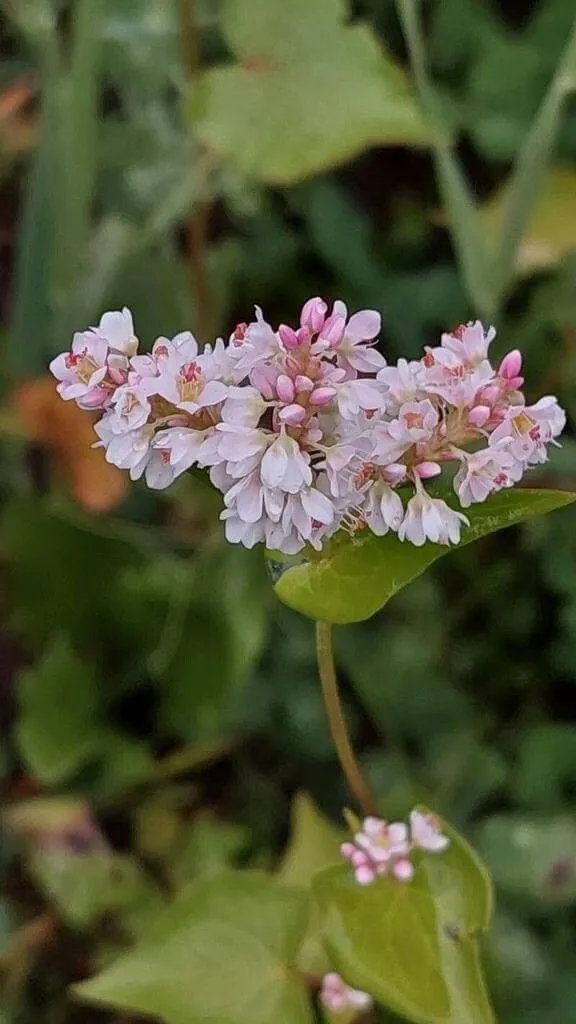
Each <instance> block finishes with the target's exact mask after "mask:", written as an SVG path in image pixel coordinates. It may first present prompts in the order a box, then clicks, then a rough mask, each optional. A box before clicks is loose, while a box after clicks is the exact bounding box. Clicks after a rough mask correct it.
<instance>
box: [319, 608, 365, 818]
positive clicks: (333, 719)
mask: <svg viewBox="0 0 576 1024" xmlns="http://www.w3.org/2000/svg"><path fill="white" fill-rule="evenodd" d="M316 656H317V659H318V672H319V675H320V682H321V683H322V695H323V697H324V704H325V706H326V713H327V715H328V723H329V726H330V734H331V736H332V740H333V743H334V746H335V747H336V753H337V754H338V760H339V761H340V765H341V767H342V771H343V772H344V775H345V776H346V781H347V783H348V786H349V787H350V791H351V792H352V793H353V794H354V796H355V797H356V799H357V801H358V803H359V804H360V806H361V807H362V810H363V811H364V814H375V815H377V814H378V811H377V810H376V805H375V802H374V798H373V796H372V793H371V792H370V789H369V787H368V783H367V782H366V779H365V778H364V776H363V774H362V772H361V770H360V768H359V766H358V762H357V761H356V758H355V756H354V751H353V750H352V746H351V743H350V740H349V738H348V729H347V726H346V720H345V718H344V711H343V709H342V702H341V700H340V693H339V691H338V682H337V679H336V670H335V668H334V656H333V654H332V627H331V625H330V624H329V623H328V622H317V623H316Z"/></svg>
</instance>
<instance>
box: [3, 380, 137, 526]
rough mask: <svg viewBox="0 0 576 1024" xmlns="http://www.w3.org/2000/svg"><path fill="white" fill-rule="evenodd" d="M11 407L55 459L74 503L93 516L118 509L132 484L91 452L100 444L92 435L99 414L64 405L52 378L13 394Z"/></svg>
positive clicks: (28, 432) (100, 453)
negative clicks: (96, 442)
mask: <svg viewBox="0 0 576 1024" xmlns="http://www.w3.org/2000/svg"><path fill="white" fill-rule="evenodd" d="M12 402H13V405H14V407H15V410H16V413H17V415H18V419H19V422H20V425H21V427H22V429H23V430H24V432H25V434H26V436H27V437H29V438H30V440H31V441H36V442H38V443H39V444H41V445H43V446H44V447H45V448H46V449H47V450H48V452H49V453H50V454H51V455H52V456H53V458H54V460H55V462H56V464H57V466H58V467H59V468H60V469H61V470H62V472H63V474H64V476H65V477H66V478H67V480H68V482H69V485H70V489H71V491H72V494H73V495H74V497H75V499H76V501H78V502H79V503H80V504H81V505H83V506H84V508H86V509H88V510H89V511H90V512H95V513H99V512H108V511H109V510H110V509H112V508H115V507H116V506H117V505H119V504H120V502H121V501H122V499H123V498H124V497H125V496H126V492H127V489H128V480H127V477H126V475H125V474H124V473H122V471H121V470H119V469H117V468H116V466H110V465H109V464H108V463H107V462H106V460H105V458H104V452H103V451H102V449H101V448H92V447H91V445H92V444H93V443H94V441H96V440H97V438H96V435H95V433H94V431H93V429H92V424H93V423H94V422H95V420H96V419H97V415H96V414H95V413H89V412H83V411H82V409H79V408H78V406H77V405H76V404H75V402H64V401H62V399H61V398H60V396H59V395H58V393H57V391H56V383H55V381H54V380H52V378H51V377H41V378H39V379H37V380H32V381H28V383H26V384H24V385H23V386H22V387H20V388H19V389H18V390H17V391H16V392H15V393H14V395H13V396H12Z"/></svg>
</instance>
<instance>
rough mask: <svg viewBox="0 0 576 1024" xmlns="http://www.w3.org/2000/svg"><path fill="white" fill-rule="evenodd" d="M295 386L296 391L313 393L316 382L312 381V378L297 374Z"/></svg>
mask: <svg viewBox="0 0 576 1024" xmlns="http://www.w3.org/2000/svg"><path fill="white" fill-rule="evenodd" d="M294 384H295V387H296V391H312V388H313V387H314V381H313V380H310V377H305V376H304V375H303V374H302V373H299V374H297V376H296V380H295V381H294Z"/></svg>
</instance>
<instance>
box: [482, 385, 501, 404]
mask: <svg viewBox="0 0 576 1024" xmlns="http://www.w3.org/2000/svg"><path fill="white" fill-rule="evenodd" d="M478 397H480V398H481V399H482V404H484V403H486V405H493V404H494V402H497V401H498V399H499V398H500V388H499V387H498V385H497V384H489V385H488V387H487V388H483V389H482V391H481V392H480V395H479V396H478Z"/></svg>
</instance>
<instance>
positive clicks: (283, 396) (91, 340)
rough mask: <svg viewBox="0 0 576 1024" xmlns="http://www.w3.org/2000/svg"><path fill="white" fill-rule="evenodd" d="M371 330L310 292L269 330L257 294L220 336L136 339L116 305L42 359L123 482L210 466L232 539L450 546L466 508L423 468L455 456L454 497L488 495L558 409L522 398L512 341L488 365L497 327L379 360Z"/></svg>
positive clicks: (511, 479)
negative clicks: (432, 489)
mask: <svg viewBox="0 0 576 1024" xmlns="http://www.w3.org/2000/svg"><path fill="white" fill-rule="evenodd" d="M379 332H380V315H379V314H378V313H376V312H375V311H373V310H362V311H361V312H358V313H354V314H353V315H352V316H349V315H348V311H347V309H346V306H345V305H344V303H343V302H341V301H337V302H335V303H334V305H333V307H332V309H331V310H329V309H328V306H327V304H326V303H325V302H324V301H323V300H322V299H320V298H313V299H310V300H309V301H308V302H306V303H305V305H304V307H303V309H302V311H301V313H300V317H299V322H298V325H296V326H295V325H292V326H290V325H288V324H280V325H279V327H278V328H277V329H276V330H275V329H274V328H273V327H272V326H271V325H270V324H269V323H268V322H267V321H266V320H265V319H264V316H263V313H262V311H261V310H260V309H259V308H258V307H257V309H256V319H255V320H254V321H253V322H252V323H250V324H246V323H242V324H238V325H237V327H236V328H235V330H234V331H233V333H232V335H231V337H230V339H229V341H228V344H225V343H224V341H223V340H222V339H218V340H217V341H216V342H215V343H214V344H213V345H206V346H205V347H204V348H203V349H202V350H200V349H199V346H198V344H197V342H196V340H195V339H194V337H193V336H192V335H191V334H190V333H183V334H179V335H177V336H176V337H175V338H172V339H168V338H159V339H158V340H157V341H156V342H155V344H154V346H153V348H152V352H151V353H149V354H139V353H138V348H139V343H138V339H137V338H136V337H135V334H134V326H133V322H132V316H131V314H130V312H129V311H128V310H127V309H124V310H122V311H121V312H110V313H106V314H104V316H103V317H102V319H101V321H100V324H99V325H98V327H95V328H91V329H90V330H88V331H84V332H82V333H78V334H76V335H75V336H74V339H73V342H72V349H71V351H70V352H67V353H63V354H62V355H60V356H58V357H57V358H56V359H55V360H53V362H52V363H51V370H52V373H53V374H54V375H55V377H57V379H58V381H59V383H58V391H59V393H60V395H61V396H62V398H64V399H74V400H75V401H76V402H77V403H78V405H79V406H80V407H81V408H83V409H98V410H101V411H102V417H101V419H100V420H99V421H98V422H97V424H96V427H95V429H96V432H97V434H98V437H99V442H98V444H99V445H101V446H103V447H104V448H105V450H106V458H107V460H108V461H109V462H110V463H112V464H114V465H116V466H118V467H120V468H121V469H125V470H127V471H128V472H129V473H130V476H131V478H132V479H133V480H136V479H138V478H139V477H141V476H144V477H145V479H146V482H147V484H148V486H150V487H152V488H164V487H167V486H169V484H170V483H171V482H172V481H173V480H174V479H175V478H176V477H177V476H179V475H180V474H181V473H183V472H185V471H186V470H187V469H190V467H192V466H195V465H197V466H200V467H204V468H206V469H208V471H209V473H210V479H211V481H212V483H213V484H214V485H215V486H216V487H217V488H218V489H219V490H220V491H221V492H222V494H223V496H224V510H223V512H222V516H221V518H222V519H223V520H224V522H225V529H226V536H227V538H228V540H230V541H232V542H234V543H241V544H244V545H245V546H246V547H253V546H254V545H255V544H257V543H264V544H265V545H266V546H267V547H268V548H272V549H277V550H280V551H283V552H285V553H287V554H293V553H296V552H298V551H300V550H301V549H302V548H303V547H304V546H305V545H306V544H311V545H313V546H314V547H315V548H317V549H319V548H320V547H321V546H322V543H323V542H324V540H325V539H327V538H328V537H330V536H332V534H334V533H335V532H336V531H337V530H338V529H340V528H344V529H347V530H348V531H349V532H352V533H355V532H357V531H358V530H360V529H363V528H368V529H370V530H372V532H373V533H375V534H377V535H382V534H384V533H387V532H388V531H389V530H392V531H394V532H395V533H397V534H398V537H399V539H400V540H401V541H409V542H411V543H412V544H415V545H417V546H420V545H422V544H424V543H425V541H427V540H429V541H432V542H434V543H437V544H451V543H452V544H455V543H458V541H459V539H460V531H461V527H462V525H466V524H467V523H468V520H467V518H466V516H465V514H464V513H463V512H461V511H458V510H456V509H453V508H451V507H450V505H448V504H447V502H446V501H444V500H442V499H440V498H437V497H436V498H435V497H432V496H430V494H429V493H428V492H427V490H426V481H428V480H430V479H433V478H435V477H438V476H440V474H441V473H442V470H443V467H444V466H445V465H446V464H448V463H452V464H453V465H455V466H456V467H457V471H456V473H455V475H454V478H453V488H454V492H455V495H456V497H457V498H458V500H459V503H460V505H461V507H462V508H468V506H469V505H471V504H472V503H473V502H480V501H484V500H485V499H486V498H487V497H488V496H489V495H491V494H493V493H495V492H496V491H498V490H500V489H501V488H505V487H511V486H512V485H513V484H514V483H516V482H517V481H519V480H520V479H521V477H522V475H523V473H524V471H525V470H526V469H528V468H529V467H530V466H533V465H536V464H537V463H540V462H544V461H545V460H546V458H547V446H548V445H549V444H550V443H554V440H555V438H556V437H557V436H558V435H559V434H560V433H561V431H562V429H563V427H564V424H565V414H564V412H563V410H562V409H561V408H560V406H559V405H558V402H557V401H556V399H555V398H554V397H553V396H550V395H548V396H546V397H544V398H541V399H540V400H539V401H538V402H536V404H534V405H528V404H527V403H526V400H525V398H524V395H523V393H522V390H521V388H522V384H523V378H522V376H521V371H522V356H521V354H520V352H518V351H513V352H509V353H508V355H507V356H505V357H504V359H503V360H502V361H501V362H500V363H499V365H498V366H497V367H495V366H494V365H493V364H492V363H491V362H490V359H489V357H488V350H489V346H490V344H491V342H492V340H493V338H494V335H495V331H494V329H493V328H490V329H489V330H488V331H485V330H484V328H483V326H482V324H481V323H480V322H479V321H476V322H475V323H469V324H463V325H460V326H459V327H456V328H455V329H454V330H453V331H452V332H450V333H447V334H443V335H442V337H441V340H440V345H438V346H436V347H432V348H427V349H426V350H425V353H424V356H423V357H422V358H421V359H419V360H411V361H408V360H406V359H400V360H398V362H397V363H396V364H395V365H391V366H388V365H386V361H385V359H384V357H383V356H382V355H381V354H380V352H378V351H377V350H376V348H375V347H374V346H375V342H376V339H377V337H378V334H379Z"/></svg>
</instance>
